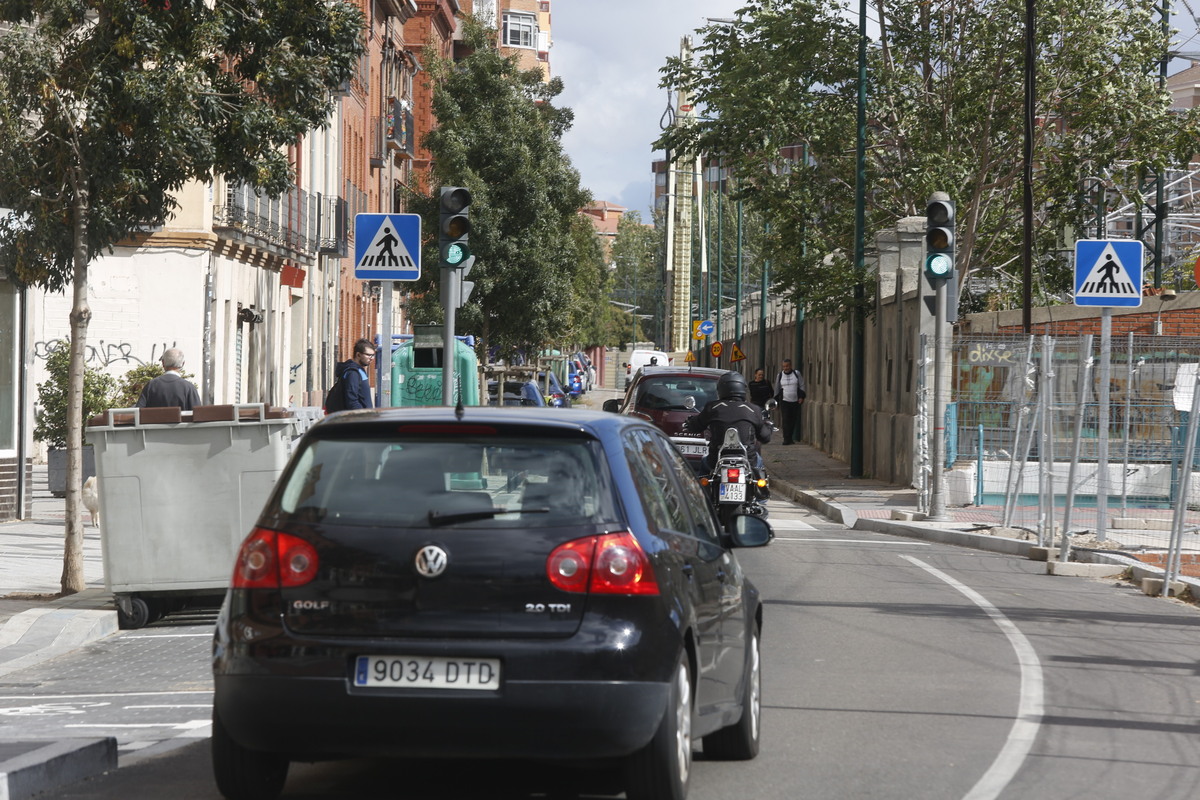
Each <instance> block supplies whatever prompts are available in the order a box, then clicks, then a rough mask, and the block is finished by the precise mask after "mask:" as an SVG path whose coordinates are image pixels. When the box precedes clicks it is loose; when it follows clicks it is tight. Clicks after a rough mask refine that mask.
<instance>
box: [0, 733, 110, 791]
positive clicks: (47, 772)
mask: <svg viewBox="0 0 1200 800" xmlns="http://www.w3.org/2000/svg"><path fill="white" fill-rule="evenodd" d="M116 768H117V740H116V738H115V737H112V736H106V737H104V738H102V739H63V740H59V741H53V742H51V741H32V740H31V741H17V740H0V798H4V800H25V798H29V797H33V796H34V795H37V794H41V793H43V792H48V791H50V790H51V789H57V788H59V787H61V786H66V785H68V784H71V783H75V782H76V781H81V780H84V779H85V778H91V777H93V776H95V775H99V774H101V773H103V772H108V771H110V770H114V769H116Z"/></svg>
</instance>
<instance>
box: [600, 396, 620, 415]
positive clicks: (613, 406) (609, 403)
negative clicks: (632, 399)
mask: <svg viewBox="0 0 1200 800" xmlns="http://www.w3.org/2000/svg"><path fill="white" fill-rule="evenodd" d="M600 407H601V408H602V409H603V410H605V411H611V412H612V413H614V414H616V413H617V412H619V411H620V410H621V401H620V400H616V399H614V400H605V401H604V404H603V405H602V406H600Z"/></svg>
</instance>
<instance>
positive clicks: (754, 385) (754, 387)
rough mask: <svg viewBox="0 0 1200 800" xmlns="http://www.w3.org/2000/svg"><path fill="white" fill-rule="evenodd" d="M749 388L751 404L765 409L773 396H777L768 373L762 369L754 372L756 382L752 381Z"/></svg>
mask: <svg viewBox="0 0 1200 800" xmlns="http://www.w3.org/2000/svg"><path fill="white" fill-rule="evenodd" d="M747 386H748V387H749V389H750V402H751V403H754V405H756V406H758V407H759V408H762V409H765V408H766V407H767V401H768V400H770V399H771V395H773V394H775V389H774V388H773V387H772V386H771V384H770V383H769V382H768V381H767V377H766V373H765V372H764V371H763V369H762V368H761V367H760V368H758V369H756V370H754V380H752V381H750V383H749V384H747Z"/></svg>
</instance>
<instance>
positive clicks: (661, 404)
mask: <svg viewBox="0 0 1200 800" xmlns="http://www.w3.org/2000/svg"><path fill="white" fill-rule="evenodd" d="M728 371H729V370H725V369H712V368H709V367H688V366H686V365H684V366H670V367H642V368H641V369H640V370H638V371H637V373H635V374H634V376H633V380H632V381H631V382H630V384H629V388H628V389H626V390H625V397H624V398H623V399H620V400H608V401H606V402H605V403H604V410H605V411H614V412H616V413H618V414H629V415H631V416H635V417H640V418H642V419H645V420H649V421H650V422H652V423H654V425H655V426H656V427H658V428H659V429H660V430H661V431H662V432H663V433H665V434H667V435H668V436H670V437H671V443H672V444H674V445H675V449H676V450H678V451H679V452H680V454H681V455H682V456H683V457H684V458H685V459H687V462H688V466H690V467H691V468H692V471H693V472H695V473H696V474H697V475H699V474H701V473H703V472H706V471H707V470H706V469H705V467H704V456H705V455H706V454H707V453H708V440H707V439H705V438H704V436H703V435H698V434H694V433H688V432H687V431H685V430H684V429H683V423H684V422H685V421H686V420H687V418H688V417H690V416H692V415H693V414H695V413H697V412H699V411H700V409H702V408H704V404H705V403H707V402H709V401H710V400H716V399H717V379H718V378H720V377H721V376H722V375H724V374H725V373H726V372H728Z"/></svg>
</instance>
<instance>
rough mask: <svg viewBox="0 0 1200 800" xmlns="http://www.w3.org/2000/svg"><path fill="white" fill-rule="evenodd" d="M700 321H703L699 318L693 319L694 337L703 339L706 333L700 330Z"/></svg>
mask: <svg viewBox="0 0 1200 800" xmlns="http://www.w3.org/2000/svg"><path fill="white" fill-rule="evenodd" d="M700 323H701V320H698V319H694V320H692V338H693V339H701V340H702V339H704V334H703V333H701V332H700Z"/></svg>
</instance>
